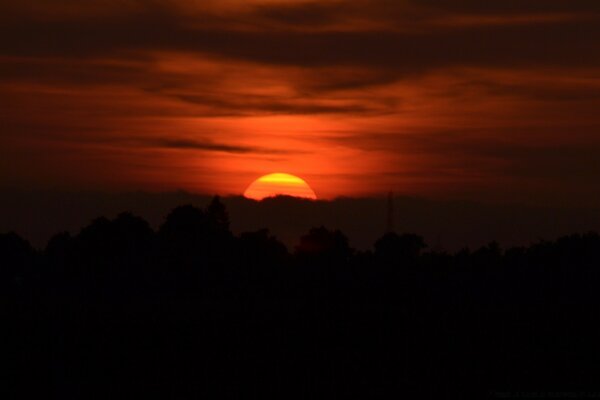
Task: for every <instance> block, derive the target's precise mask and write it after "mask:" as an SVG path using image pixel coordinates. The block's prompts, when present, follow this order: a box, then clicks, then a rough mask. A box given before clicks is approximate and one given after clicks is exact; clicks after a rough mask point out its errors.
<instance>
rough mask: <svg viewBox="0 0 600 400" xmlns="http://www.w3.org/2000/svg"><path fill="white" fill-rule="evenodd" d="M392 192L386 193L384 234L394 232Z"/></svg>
mask: <svg viewBox="0 0 600 400" xmlns="http://www.w3.org/2000/svg"><path fill="white" fill-rule="evenodd" d="M394 231H395V229H394V192H391V191H390V192H389V193H388V199H387V227H386V233H392V232H394Z"/></svg>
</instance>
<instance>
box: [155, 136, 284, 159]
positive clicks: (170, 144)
mask: <svg viewBox="0 0 600 400" xmlns="http://www.w3.org/2000/svg"><path fill="white" fill-rule="evenodd" d="M145 143H146V144H149V145H151V146H156V147H159V148H168V149H182V150H201V151H217V152H224V153H234V154H247V153H258V154H272V155H274V154H290V153H294V152H293V151H289V150H278V149H267V148H260V147H252V146H236V145H227V144H223V143H215V142H210V141H196V140H191V139H170V138H166V139H159V140H150V141H147V142H145Z"/></svg>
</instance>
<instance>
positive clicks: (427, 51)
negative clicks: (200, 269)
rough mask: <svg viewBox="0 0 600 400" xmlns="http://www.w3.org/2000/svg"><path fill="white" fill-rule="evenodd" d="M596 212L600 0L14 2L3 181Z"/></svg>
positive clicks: (0, 14)
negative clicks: (275, 188)
mask: <svg viewBox="0 0 600 400" xmlns="http://www.w3.org/2000/svg"><path fill="white" fill-rule="evenodd" d="M273 172H285V173H290V174H294V175H298V176H300V177H302V178H303V179H305V180H306V181H307V182H308V183H309V184H310V186H311V187H312V188H313V189H314V191H315V192H316V194H317V196H318V197H319V198H321V199H333V198H336V197H364V196H383V195H385V193H387V192H388V191H390V190H393V191H394V192H395V193H398V194H401V195H410V196H424V197H427V198H433V199H470V200H477V201H486V202H500V203H502V202H508V203H511V202H516V203H526V204H533V205H553V206H554V205H566V206H585V207H595V206H597V205H598V204H600V185H598V181H599V178H600V2H598V1H597V0H590V1H586V0H570V1H564V0H544V1H538V0H502V1H481V0H420V1H416V0H415V1H408V0H368V1H367V0H352V1H338V0H330V1H327V0H321V1H304V0H302V1H296V0H285V1H283V0H279V1H276V0H243V1H242V0H146V1H142V0H87V1H79V0H53V1H52V2H50V1H47V0H18V1H17V0H3V1H1V2H0V186H2V187H4V188H12V189H15V190H16V189H19V190H23V189H24V190H41V189H52V190H55V189H59V190H69V191H78V190H80V191H87V190H100V191H109V192H111V191H112V192H118V191H124V190H145V191H173V190H179V189H182V190H186V191H190V192H193V193H206V194H212V193H218V194H222V195H237V194H241V193H243V192H244V190H245V189H246V188H247V186H248V185H249V184H250V183H251V182H252V181H254V180H255V179H256V178H258V177H259V176H261V175H264V174H268V173H273Z"/></svg>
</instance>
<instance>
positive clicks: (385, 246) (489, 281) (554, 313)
mask: <svg viewBox="0 0 600 400" xmlns="http://www.w3.org/2000/svg"><path fill="white" fill-rule="evenodd" d="M0 266H1V267H0V289H1V291H2V297H3V304H4V305H5V307H3V309H4V312H3V314H4V318H3V319H4V321H5V324H4V326H5V332H6V333H7V338H6V340H5V341H4V344H5V346H4V347H5V350H6V351H5V352H4V353H5V354H6V357H5V362H6V363H7V365H8V366H9V367H10V368H9V370H10V373H9V374H6V375H5V376H4V378H3V379H4V381H5V382H4V384H3V386H4V388H5V389H6V390H7V391H8V394H9V397H8V398H18V397H22V398H30V397H31V396H34V395H35V396H43V397H44V398H54V397H57V398H63V399H71V398H72V399H81V398H123V397H133V396H135V397H136V398H137V397H146V398H147V397H153V398H173V399H187V398H198V397H199V396H210V397H211V398H243V399H245V398H251V397H264V396H267V395H272V396H279V397H292V398H303V399H306V398H334V399H335V398H350V397H356V396H357V395H361V396H368V398H390V397H393V396H395V395H415V396H419V397H432V396H439V395H448V394H453V395H459V396H463V397H466V396H469V395H477V396H478V397H481V396H482V395H483V396H488V397H490V396H491V397H498V396H502V395H506V394H507V393H528V392H531V393H534V392H540V391H547V392H551V393H560V392H565V393H571V394H572V393H588V392H584V391H587V390H593V389H599V387H598V384H597V382H598V370H597V369H598V365H600V364H599V362H600V357H599V356H600V341H599V340H598V337H600V335H599V334H600V329H599V328H598V323H597V321H598V318H599V315H600V313H599V311H600V293H599V291H598V287H599V284H600V237H599V236H598V234H596V233H586V234H573V235H569V236H564V237H561V238H559V239H557V240H554V241H540V242H538V243H535V244H532V245H530V246H527V247H515V248H510V249H502V248H501V247H500V246H499V245H498V244H497V243H490V244H489V245H487V246H484V247H482V248H479V249H477V250H474V251H470V250H468V249H464V250H462V251H459V252H457V253H453V254H449V253H446V252H442V251H435V250H430V249H428V247H427V245H426V243H425V242H424V240H423V239H422V238H421V237H420V236H418V235H414V234H409V233H407V234H396V233H387V234H385V235H383V236H382V237H381V238H380V239H379V240H377V241H376V242H375V243H374V246H373V249H371V250H368V251H356V250H354V249H352V248H351V247H350V245H349V243H348V239H347V237H346V236H345V235H344V234H343V233H342V232H340V231H339V230H331V229H327V228H325V227H316V228H313V229H311V230H310V231H309V232H307V233H306V234H305V235H304V236H302V237H301V238H300V240H299V243H298V245H297V246H296V247H295V248H294V249H293V251H291V252H290V251H288V249H287V248H286V246H284V245H283V244H282V243H281V242H280V241H279V240H277V238H276V237H274V236H272V235H271V234H270V233H269V231H268V230H266V229H264V230H259V231H256V232H246V233H242V234H240V235H237V236H236V235H234V234H233V233H232V232H231V230H230V228H229V218H228V214H227V210H226V209H225V207H224V205H223V204H222V203H221V201H220V200H219V198H218V197H215V198H214V199H213V200H212V202H211V203H210V204H209V205H208V206H207V207H206V208H198V207H194V206H191V205H186V206H181V207H177V208H175V209H174V210H172V211H171V213H170V214H169V215H168V216H167V217H166V219H165V221H164V223H163V224H162V225H161V226H160V227H159V229H158V230H156V231H154V230H153V229H151V227H150V226H149V224H148V223H147V222H146V221H145V220H143V219H142V218H140V217H137V216H134V215H132V214H130V213H123V214H120V215H118V216H117V217H116V218H114V219H112V220H109V219H107V218H104V217H101V218H98V219H96V220H94V221H92V222H91V224H89V225H88V226H86V227H84V228H83V229H82V230H81V231H80V232H79V233H78V234H76V235H71V234H69V233H60V234H57V235H55V236H54V237H53V238H52V239H51V240H50V241H49V242H48V244H47V246H46V248H45V249H44V250H42V251H36V250H34V249H33V248H32V247H31V246H30V245H29V244H28V242H27V241H26V240H24V239H22V238H20V237H19V236H18V235H16V234H14V233H8V234H2V235H0Z"/></svg>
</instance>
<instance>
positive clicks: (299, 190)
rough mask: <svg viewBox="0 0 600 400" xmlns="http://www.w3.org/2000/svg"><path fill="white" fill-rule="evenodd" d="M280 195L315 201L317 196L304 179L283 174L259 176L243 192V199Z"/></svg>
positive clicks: (259, 198) (258, 198) (260, 198)
mask: <svg viewBox="0 0 600 400" xmlns="http://www.w3.org/2000/svg"><path fill="white" fill-rule="evenodd" d="M280 195H284V196H293V197H301V198H305V199H312V200H316V199H317V195H316V194H315V192H314V191H313V190H312V189H311V188H310V186H308V183H306V181H304V179H302V178H298V177H297V176H294V175H290V174H284V173H274V174H269V175H264V176H261V177H260V178H258V179H257V180H255V181H254V182H252V183H251V184H250V186H248V189H246V191H245V192H244V196H245V197H247V198H249V199H254V200H262V199H264V198H267V197H274V196H280Z"/></svg>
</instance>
